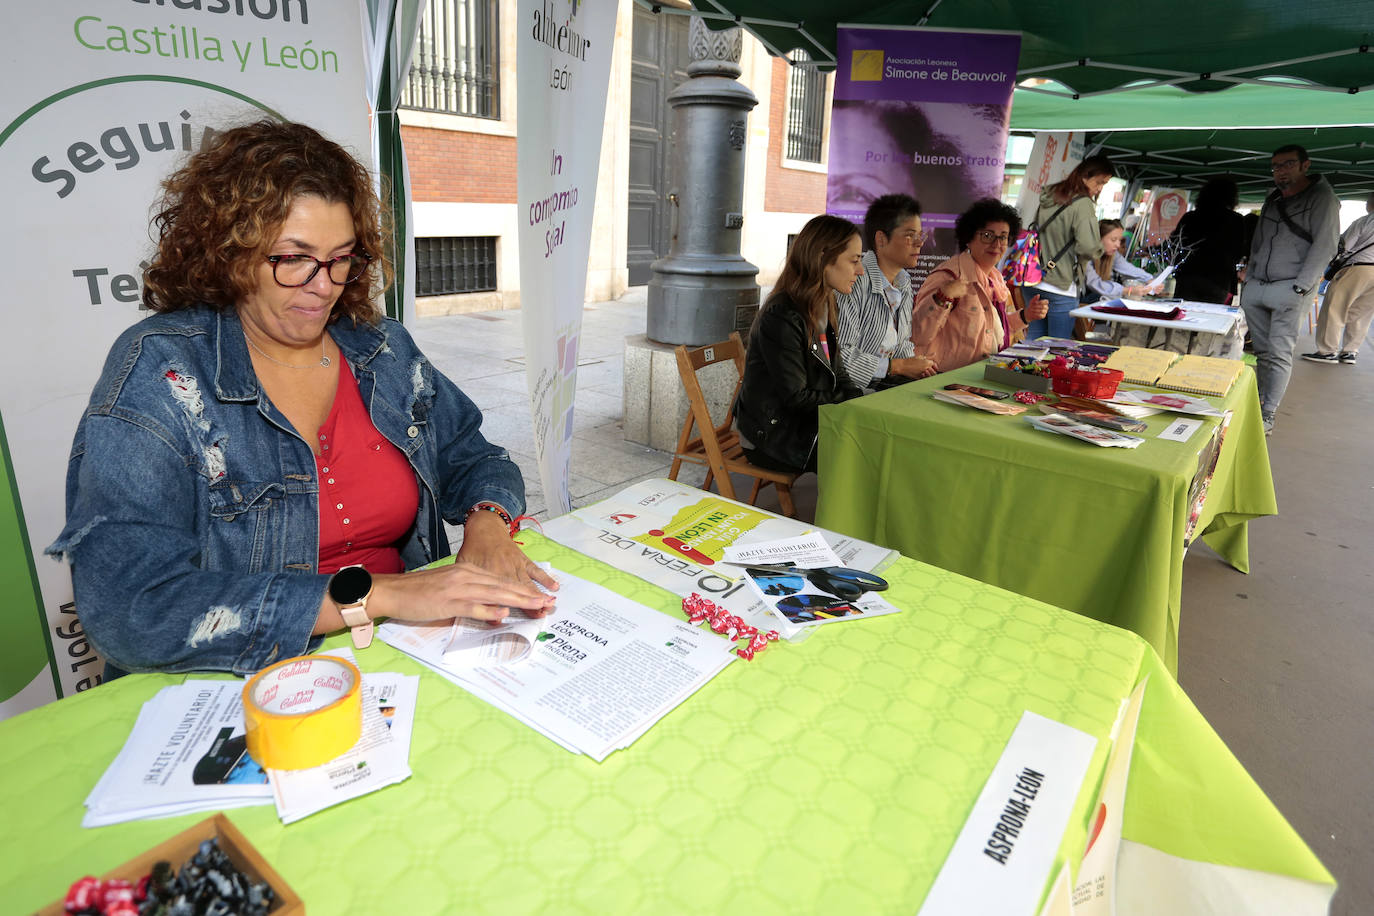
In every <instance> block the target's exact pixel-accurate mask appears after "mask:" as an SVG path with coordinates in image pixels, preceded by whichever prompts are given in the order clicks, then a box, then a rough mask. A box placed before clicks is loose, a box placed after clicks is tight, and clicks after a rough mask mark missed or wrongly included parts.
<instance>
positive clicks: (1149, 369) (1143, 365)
mask: <svg viewBox="0 0 1374 916" xmlns="http://www.w3.org/2000/svg"><path fill="white" fill-rule="evenodd" d="M1177 359H1178V354H1177V353H1175V352H1173V351H1172V350H1147V349H1145V348H1144V347H1120V348H1118V349H1117V351H1116V352H1115V353H1113V354H1112V355H1111V356H1109V357H1107V361H1106V362H1104V363H1103V364H1102V365H1104V366H1106V367H1107V368H1108V369H1119V370H1121V372H1122V373H1124V374H1125V376H1126V379H1125V380H1126V381H1128V382H1134V383H1135V384H1137V385H1153V384H1155V383H1157V382H1158V381H1159V377H1160V376H1161V375H1163V374H1164V372H1165V370H1167V369H1168V368H1169V367H1170V366H1172V365H1173V364H1174V361H1175V360H1177Z"/></svg>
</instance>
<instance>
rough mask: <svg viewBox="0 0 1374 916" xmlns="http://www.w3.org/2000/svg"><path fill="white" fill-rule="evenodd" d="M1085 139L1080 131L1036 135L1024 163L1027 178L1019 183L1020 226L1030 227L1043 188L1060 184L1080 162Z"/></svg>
mask: <svg viewBox="0 0 1374 916" xmlns="http://www.w3.org/2000/svg"><path fill="white" fill-rule="evenodd" d="M1086 136H1087V135H1086V134H1085V133H1083V132H1082V131H1072V130H1071V131H1062V132H1051V131H1044V130H1042V131H1040V132H1039V133H1037V134H1036V135H1035V143H1034V144H1033V145H1032V146H1031V154H1030V161H1029V162H1027V163H1026V175H1025V177H1024V178H1022V179H1021V192H1020V193H1019V194H1017V195H1016V209H1017V212H1019V213H1020V214H1021V222H1023V223H1025V224H1026V225H1030V223H1031V222H1032V221H1033V220H1034V219H1035V211H1036V209H1037V208H1038V207H1039V206H1040V192H1041V191H1043V190H1045V187H1046V185H1052V184H1054V183H1055V182H1056V181H1060V180H1061V179H1063V178H1064V177H1065V176H1067V175H1068V174H1069V173H1070V172H1072V171H1073V167H1074V166H1076V165H1078V163H1080V162H1082V161H1083V156H1084V153H1085V152H1086V150H1085V146H1084V138H1085V137H1086Z"/></svg>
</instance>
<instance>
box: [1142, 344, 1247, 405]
mask: <svg viewBox="0 0 1374 916" xmlns="http://www.w3.org/2000/svg"><path fill="white" fill-rule="evenodd" d="M1244 368H1245V364H1244V363H1243V362H1241V361H1240V360H1238V359H1221V358H1219V357H1216V356H1195V355H1192V354H1190V355H1188V356H1185V357H1183V358H1182V359H1180V360H1179V361H1178V362H1176V363H1174V364H1173V365H1172V366H1170V367H1169V370H1168V371H1167V372H1165V373H1164V374H1163V375H1161V376H1160V377H1159V381H1158V382H1157V383H1156V385H1155V387H1157V388H1168V389H1170V390H1173V391H1186V392H1188V393H1190V394H1207V395H1212V396H1214V397H1222V396H1224V395H1225V394H1226V393H1227V392H1228V391H1230V390H1231V386H1232V385H1233V384H1234V383H1235V381H1236V379H1237V378H1238V377H1239V376H1240V372H1241V370H1242V369H1244Z"/></svg>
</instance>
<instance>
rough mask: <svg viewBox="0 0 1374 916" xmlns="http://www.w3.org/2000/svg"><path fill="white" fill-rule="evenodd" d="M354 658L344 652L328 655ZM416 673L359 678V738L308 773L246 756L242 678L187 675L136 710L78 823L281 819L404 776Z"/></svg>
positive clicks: (294, 817) (289, 819)
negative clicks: (230, 813) (249, 808)
mask: <svg viewBox="0 0 1374 916" xmlns="http://www.w3.org/2000/svg"><path fill="white" fill-rule="evenodd" d="M328 654H334V655H342V656H344V657H346V658H349V659H350V660H351V659H352V653H351V652H350V651H349V650H346V649H345V650H339V651H336V652H332V653H328ZM419 683H420V679H419V678H418V677H414V676H410V677H407V676H404V675H400V674H390V673H382V674H364V675H363V682H362V688H361V689H362V694H363V696H362V699H363V734H362V738H361V739H360V740H359V742H358V743H357V744H356V745H354V746H353V747H352V748H351V749H350V750H348V751H346V752H344V753H343V754H342V755H340V756H339V757H337V758H335V759H334V760H331V761H329V762H328V763H326V764H323V765H321V766H318V767H313V768H311V769H308V770H293V771H285V770H270V771H264V770H263V768H262V767H260V766H258V764H257V762H256V761H254V760H253V758H252V757H250V756H249V755H248V746H247V739H246V738H245V727H244V719H243V699H242V695H243V682H242V681H237V680H235V681H208V680H188V681H185V682H183V683H181V684H176V685H173V686H171V687H164V688H162V689H161V690H159V691H158V692H157V694H156V695H155V696H154V697H153V698H152V699H150V700H148V701H147V702H146V703H144V704H143V707H142V709H140V710H139V713H138V720H137V721H136V722H135V723H134V728H133V731H132V732H130V733H129V737H128V740H126V741H125V742H124V747H123V749H122V750H121V751H120V752H119V754H118V756H116V757H115V759H114V761H113V762H112V763H111V764H110V766H109V767H108V768H107V769H106V770H105V773H104V775H103V776H101V777H100V781H99V782H97V783H96V785H95V788H94V789H92V790H91V794H90V795H89V796H87V798H86V816H85V817H84V818H83V819H82V821H81V825H82V826H83V827H102V826H105V825H107V824H119V823H123V822H124V821H132V820H142V819H147V818H157V817H172V816H174V815H179V814H192V813H195V812H200V811H219V810H222V809H226V808H238V807H243V806H246V805H266V804H270V803H272V802H273V801H275V802H276V803H277V814H278V815H279V816H280V817H281V819H282V822H283V823H288V824H289V823H291V822H292V821H294V820H299V819H300V818H302V817H305V816H306V815H308V814H313V813H314V812H316V811H319V810H320V809H322V808H327V807H329V806H330V805H335V804H338V803H339V802H341V801H346V800H347V799H350V798H356V797H358V796H359V795H365V794H367V793H368V792H373V791H376V790H377V789H380V788H383V787H384V786H388V785H391V784H393V783H397V782H400V781H402V780H404V779H406V778H407V777H409V776H410V767H409V764H408V760H409V758H410V734H411V724H412V722H413V721H414V718H415V702H416V692H417V690H418V689H419Z"/></svg>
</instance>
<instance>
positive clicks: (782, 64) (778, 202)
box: [763, 57, 825, 214]
mask: <svg viewBox="0 0 1374 916" xmlns="http://www.w3.org/2000/svg"><path fill="white" fill-rule="evenodd" d="M786 115H787V61H786V60H784V59H782V58H781V57H775V58H773V79H772V83H771V86H770V87H769V102H768V172H767V175H766V178H765V184H764V192H763V208H764V209H765V210H769V211H772V212H783V213H813V214H814V213H824V212H825V176H824V175H822V174H819V173H817V172H804V171H801V170H799V169H787V168H783V166H782V151H783V140H784V138H785V137H786V136H787V122H786V120H785V118H786Z"/></svg>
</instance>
